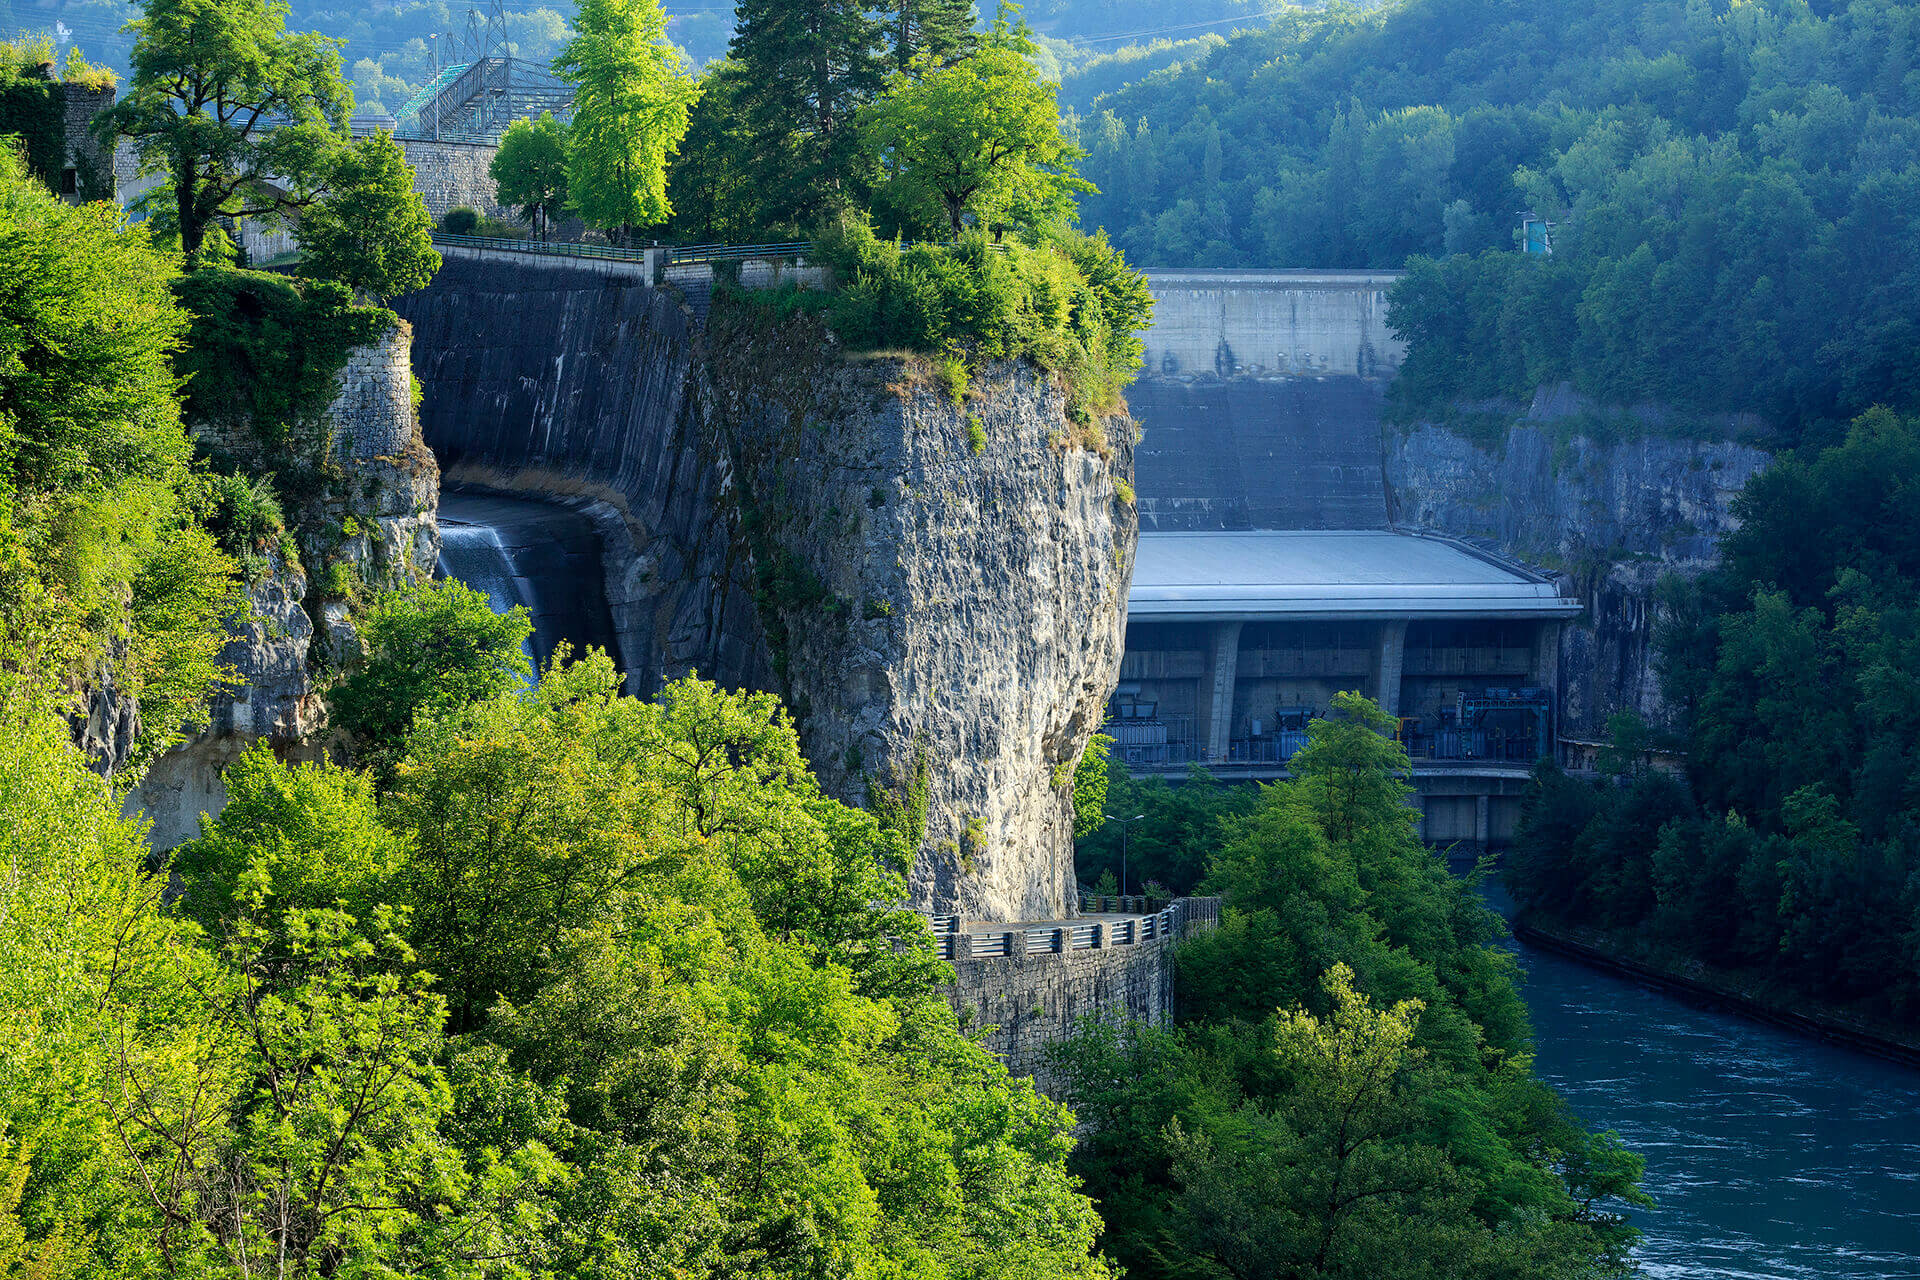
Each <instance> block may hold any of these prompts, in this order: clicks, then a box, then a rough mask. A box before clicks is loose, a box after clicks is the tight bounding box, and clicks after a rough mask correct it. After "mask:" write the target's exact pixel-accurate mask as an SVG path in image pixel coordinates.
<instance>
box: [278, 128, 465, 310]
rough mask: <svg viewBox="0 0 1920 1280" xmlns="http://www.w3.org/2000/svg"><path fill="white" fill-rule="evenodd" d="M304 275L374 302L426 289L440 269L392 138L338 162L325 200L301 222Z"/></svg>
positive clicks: (373, 139)
mask: <svg viewBox="0 0 1920 1280" xmlns="http://www.w3.org/2000/svg"><path fill="white" fill-rule="evenodd" d="M300 247H301V249H302V250H304V251H305V255H306V256H305V258H304V259H303V260H302V262H301V264H300V271H301V274H302V275H307V276H317V277H319V278H321V279H323V280H338V281H339V282H340V283H342V284H344V285H347V286H349V287H350V288H352V289H353V290H354V291H355V292H356V293H359V294H361V295H363V296H366V297H371V298H374V299H376V300H384V299H387V298H390V297H393V296H394V295H395V294H401V293H410V292H412V291H413V290H415V289H423V288H425V287H426V286H427V284H428V282H429V281H431V280H432V279H433V273H434V272H436V271H438V270H439V269H440V255H439V254H438V253H435V252H434V249H433V222H432V220H431V219H430V218H429V217H428V216H427V205H426V202H425V201H424V200H422V199H421V198H420V193H419V192H417V191H415V190H414V189H413V166H412V165H410V164H408V163H407V158H406V156H405V155H404V154H402V153H401V150H400V144H399V143H397V142H395V141H394V140H393V135H392V134H390V133H386V132H375V133H373V134H371V135H369V136H367V137H365V138H359V139H356V140H355V141H354V142H353V144H352V145H351V146H349V147H347V148H346V150H345V151H343V152H342V153H341V154H340V156H339V157H338V158H337V159H336V160H335V161H334V164H333V172H332V175H331V178H330V181H329V184H328V194H327V196H326V198H325V199H323V200H321V201H320V202H319V203H318V204H316V205H314V206H313V207H312V208H311V209H309V210H307V212H306V215H305V216H304V217H302V218H301V219H300Z"/></svg>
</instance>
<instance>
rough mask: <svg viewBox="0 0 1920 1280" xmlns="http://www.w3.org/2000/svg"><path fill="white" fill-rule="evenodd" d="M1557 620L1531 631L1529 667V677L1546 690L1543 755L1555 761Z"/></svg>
mask: <svg viewBox="0 0 1920 1280" xmlns="http://www.w3.org/2000/svg"><path fill="white" fill-rule="evenodd" d="M1561 625H1562V624H1561V623H1560V621H1559V620H1558V619H1554V620H1552V621H1549V622H1542V623H1541V624H1540V626H1539V627H1538V628H1537V629H1536V630H1535V631H1534V633H1533V669H1532V671H1531V672H1529V678H1530V679H1531V680H1532V681H1533V683H1534V684H1535V685H1536V686H1538V687H1539V688H1542V689H1545V690H1546V691H1547V741H1546V743H1545V744H1544V749H1545V752H1546V755H1547V758H1548V759H1550V760H1559V759H1561V756H1560V744H1559V742H1558V741H1557V739H1558V738H1559V736H1560V628H1561Z"/></svg>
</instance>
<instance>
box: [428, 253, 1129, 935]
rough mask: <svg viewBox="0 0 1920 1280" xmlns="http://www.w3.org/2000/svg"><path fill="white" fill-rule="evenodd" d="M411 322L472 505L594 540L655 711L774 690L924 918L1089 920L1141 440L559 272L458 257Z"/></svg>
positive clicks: (790, 334) (636, 678)
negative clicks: (1082, 812) (963, 394)
mask: <svg viewBox="0 0 1920 1280" xmlns="http://www.w3.org/2000/svg"><path fill="white" fill-rule="evenodd" d="M399 310H400V311H401V312H402V313H403V314H404V315H406V316H407V317H408V318H409V319H410V320H411V321H412V322H413V325H414V333H415V351H414V368H415V371H416V374H417V376H418V377H419V378H420V381H421V383H422V386H423V390H424V401H423V405H422V422H423V427H424V430H425V432H426V437H427V440H428V441H429V443H430V444H431V445H432V446H433V448H434V450H435V452H436V453H437V455H438V456H439V458H440V461H441V464H442V466H443V468H444V473H445V476H446V479H447V481H448V483H449V484H463V485H467V486H473V487H477V488H482V489H486V490H491V491H494V492H496V493H504V494H519V495H524V496H527V497H537V498H539V499H540V500H542V501H545V502H557V503H561V504H563V505H569V506H572V507H574V508H576V509H577V510H579V511H580V512H581V513H583V514H584V515H586V516H587V517H589V518H590V519H592V520H593V522H594V525H595V528H596V531H597V533H598V535H599V537H600V541H601V546H602V568H603V577H604V580H605V583H606V593H607V597H608V599H607V603H608V607H609V612H610V615H611V618H612V625H613V629H614V633H615V636H616V639H617V644H618V648H619V656H620V658H621V661H622V663H623V665H624V666H625V667H626V669H627V671H628V676H629V687H630V688H631V689H632V690H633V691H634V692H638V693H646V692H649V691H651V690H652V689H654V688H657V687H658V686H659V684H660V683H661V682H663V681H665V680H668V679H672V678H675V677H677V676H679V675H682V674H685V673H686V672H689V671H695V670H697V671H698V672H699V673H700V674H701V675H703V676H707V677H709V678H712V679H715V680H717V681H719V682H720V683H721V684H723V685H727V686H739V685H746V686H752V687H760V688H768V689H772V690H774V691H776V692H778V693H780V694H781V695H782V696H783V697H784V698H785V699H786V701H787V703H788V706H789V707H790V708H791V709H792V711H793V712H794V714H795V718H796V720H797V722H798V724H799V728H800V734H801V741H802V744H803V746H804V747H805V749H806V751H807V754H808V758H809V760H810V762H811V763H812V765H813V767H814V770H815V772H816V773H817V774H818V775H819V776H820V778H821V781H822V784H823V785H824V786H825V787H826V788H827V790H828V791H829V792H830V793H832V794H834V795H837V796H839V797H840V798H841V799H844V800H847V801H850V802H853V803H858V804H862V805H866V806H868V807H874V808H876V809H878V810H879V811H881V812H882V813H883V814H891V815H892V818H893V820H895V821H896V824H897V825H899V826H900V827H901V828H902V829H903V830H904V831H905V833H906V834H907V836H908V842H909V844H911V845H913V846H915V848H916V850H917V853H916V858H915V861H914V865H913V868H912V871H911V875H910V883H911V887H912V891H913V896H914V899H915V901H916V902H918V903H919V904H921V905H924V906H929V907H934V908H937V909H941V910H949V911H957V912H961V913H964V914H967V915H969V916H973V917H977V918H984V919H1022V918H1045V917H1051V916H1056V915H1060V914H1063V913H1064V912H1065V911H1067V910H1068V909H1069V903H1070V902H1071V901H1072V896H1071V889H1072V870H1073V863H1072V797H1071V777H1072V768H1073V765H1074V763H1075V762H1076V761H1077V760H1078V759H1079V756H1080V753H1081V751H1082V750H1083V749H1084V747H1085V744H1086V740H1087V737H1088V735H1089V734H1091V732H1092V731H1093V730H1094V729H1095V728H1096V727H1097V726H1098V724H1099V722H1100V715H1101V711H1102V709H1103V707H1104V703H1105V699H1106V696H1107V693H1108V692H1109V690H1110V689H1111V687H1112V684H1113V681H1114V678H1115V674H1116V673H1117V671H1118V666H1119V658H1120V645H1121V637H1122V620H1123V618H1124V615H1125V608H1126V589H1127V583H1128V581H1129V577H1130V574H1131V570H1132V557H1133V542H1134V532H1135V522H1134V518H1133V513H1132V509H1131V508H1130V507H1128V506H1126V505H1125V504H1122V503H1120V502H1119V501H1118V500H1117V492H1118V488H1117V486H1116V484H1115V480H1116V479H1120V480H1126V479H1128V478H1130V475H1131V452H1130V447H1129V443H1128V442H1129V438H1130V435H1131V432H1130V430H1128V429H1127V425H1126V423H1125V422H1124V420H1116V421H1114V422H1112V423H1109V424H1107V430H1106V432H1105V434H1106V438H1107V439H1109V440H1111V441H1113V442H1114V444H1113V446H1112V448H1111V449H1110V450H1109V451H1108V452H1106V453H1102V452H1100V451H1097V450H1095V449H1092V448H1088V447H1085V445H1084V444H1082V443H1080V442H1079V439H1080V437H1081V436H1082V435H1084V434H1085V433H1084V432H1077V431H1076V430H1075V429H1074V428H1073V425H1072V424H1070V423H1069V422H1068V421H1067V419H1066V417H1065V402H1064V398H1063V397H1062V395H1061V394H1060V392H1059V391H1058V390H1057V388H1055V387H1054V385H1053V382H1052V380H1051V379H1049V378H1046V377H1043V376H1038V375H1037V374H1036V373H1035V372H1034V371H1032V370H1031V369H1028V368H1025V367H1023V366H1015V365H996V366H992V367H989V368H985V369H981V370H978V371H976V374H975V378H974V385H973V389H972V393H971V395H970V397H969V398H968V400H967V402H966V403H965V404H964V405H956V404H954V403H953V402H952V401H951V400H949V399H948V398H947V397H946V396H945V394H944V393H942V392H937V391H936V390H935V388H934V386H933V384H932V382H931V380H930V379H929V378H927V377H926V376H925V373H924V371H923V370H922V369H921V367H920V366H919V365H918V364H917V362H914V361H903V360H899V359H857V360H847V359H842V358H841V356H840V354H839V352H838V349H837V347H836V345H835V344H834V342H833V340H832V338H831V336H830V335H828V334H827V333H826V332H825V331H824V330H823V329H821V328H820V327H819V326H818V325H817V324H816V323H814V322H811V321H808V320H805V319H797V320H794V321H791V322H788V323H785V324H781V323H779V322H776V321H775V320H773V319H772V318H771V316H766V315H762V314H761V313H759V312H758V311H756V310H754V309H753V308H751V307H749V306H745V305H742V304H738V303H722V304H719V305H716V307H715V309H714V312H713V316H712V319H711V322H710V327H701V326H696V325H695V324H694V323H693V322H692V321H691V319H690V317H689V314H688V312H687V311H686V310H685V309H684V308H683V307H682V306H681V305H680V303H679V301H678V300H677V298H676V297H675V296H674V295H673V294H672V293H670V292H664V291H659V290H654V289H650V288H646V287H644V286H641V285H638V284H635V283H632V282H630V281H625V280H621V279H617V278H608V277H603V276H599V275H589V274H585V273H581V272H572V271H567V270H564V269H553V268H549V267H545V266H541V267H525V266H515V265H500V264H495V263H487V262H478V261H458V260H456V261H449V262H448V263H447V265H446V267H445V268H443V270H442V272H441V274H440V276H439V278H438V279H436V281H435V283H434V284H433V286H432V287H430V288H429V289H427V290H424V291H422V292H421V293H418V294H415V295H413V296H411V297H409V298H406V299H402V300H401V302H400V303H399ZM976 430H977V431H978V432H980V433H983V434H984V442H983V443H981V444H980V445H979V447H978V448H976V447H975V443H976V436H975V432H976Z"/></svg>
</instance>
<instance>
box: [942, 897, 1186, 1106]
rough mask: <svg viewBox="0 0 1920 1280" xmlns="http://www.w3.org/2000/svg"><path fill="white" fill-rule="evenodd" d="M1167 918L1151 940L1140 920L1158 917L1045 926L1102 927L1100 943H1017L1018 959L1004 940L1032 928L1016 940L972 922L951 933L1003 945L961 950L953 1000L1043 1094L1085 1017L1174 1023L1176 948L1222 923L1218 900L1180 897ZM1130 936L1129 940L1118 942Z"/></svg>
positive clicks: (966, 1018) (1048, 926)
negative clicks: (1039, 947)
mask: <svg viewBox="0 0 1920 1280" xmlns="http://www.w3.org/2000/svg"><path fill="white" fill-rule="evenodd" d="M1168 914H1170V915H1171V916H1172V917H1173V923H1174V927H1173V928H1171V929H1166V930H1164V931H1162V930H1159V929H1156V930H1154V934H1155V936H1153V937H1151V938H1149V937H1147V936H1145V935H1146V933H1147V929H1146V927H1145V925H1144V924H1143V923H1142V922H1143V921H1144V920H1149V919H1155V918H1156V917H1118V918H1114V917H1106V918H1102V917H1093V918H1083V919H1081V920H1080V921H1077V922H1071V923H1069V922H1058V923H1057V924H1056V923H1055V922H1049V923H1048V924H1046V925H1044V926H1042V928H1043V929H1044V930H1046V931H1049V932H1051V931H1052V930H1054V929H1055V928H1059V929H1060V930H1061V931H1062V932H1066V933H1069V934H1070V933H1071V932H1074V931H1081V930H1098V931H1099V936H1100V945H1098V946H1092V947H1082V948H1080V949H1077V950H1076V949H1065V948H1063V949H1062V950H1058V951H1053V950H1048V951H1042V952H1026V951H1023V950H1021V949H1020V948H1019V947H1018V946H1015V947H1014V948H1013V951H1014V952H1015V953H1014V954H1007V953H1006V951H1005V950H1004V948H1005V938H1006V937H1008V936H1013V937H1024V936H1026V935H1027V934H1028V933H1029V929H1028V927H1027V926H1025V925H1012V926H1009V927H1008V928H1009V929H1010V930H1011V935H1009V934H1008V933H1007V932H1005V931H996V932H987V929H988V926H984V925H981V926H976V927H975V929H974V930H972V931H969V932H966V933H959V934H956V935H955V936H956V937H960V938H973V939H987V940H990V942H991V944H992V945H994V946H996V947H999V948H1003V949H1002V950H1000V951H999V952H998V953H997V954H993V955H986V954H981V952H983V951H984V950H985V947H983V946H981V945H980V944H979V943H971V944H970V945H968V946H966V947H964V948H957V949H958V950H965V951H966V952H967V953H968V954H966V955H964V956H961V957H960V958H957V959H955V960H954V961H953V972H954V984H953V986H952V987H951V988H949V989H948V999H949V1000H951V1001H952V1003H953V1007H954V1010H955V1011H956V1012H957V1013H958V1014H959V1015H960V1017H961V1020H962V1022H963V1024H966V1025H968V1026H970V1027H972V1028H975V1029H977V1028H980V1027H990V1028H992V1029H991V1030H990V1031H989V1032H988V1033H987V1035H986V1037H985V1040H984V1043H985V1044H986V1046H987V1048H989V1049H991V1050H992V1051H993V1052H994V1053H996V1054H998V1055H999V1056H1000V1057H1001V1058H1002V1059H1003V1060H1004V1061H1005V1062H1006V1064H1007V1069H1008V1070H1009V1071H1011V1072H1012V1073H1013V1074H1014V1075H1016V1076H1032V1077H1033V1078H1034V1083H1035V1085H1036V1086H1037V1087H1038V1088H1039V1089H1040V1090H1041V1091H1042V1092H1050V1091H1052V1090H1053V1089H1054V1087H1055V1085H1056V1084H1057V1083H1058V1082H1057V1080H1056V1078H1055V1076H1054V1074H1053V1072H1052V1071H1051V1070H1050V1069H1049V1067H1048V1064H1047V1048H1048V1046H1049V1045H1054V1044H1058V1043H1060V1042H1061V1041H1064V1040H1066V1039H1068V1038H1070V1037H1071V1036H1073V1035H1074V1034H1075V1033H1076V1032H1077V1031H1079V1030H1080V1029H1081V1027H1082V1025H1083V1024H1084V1023H1085V1022H1086V1021H1087V1020H1088V1019H1092V1020H1094V1021H1096V1022H1101V1023H1106V1024H1109V1025H1117V1024H1123V1023H1128V1022H1139V1023H1144V1024H1146V1025H1148V1026H1154V1027H1158V1026H1165V1025H1166V1024H1167V1023H1169V1022H1171V1021H1172V1020H1173V1014H1174V1007H1175V998H1176V992H1175V988H1174V980H1173V965H1172V963H1171V961H1172V953H1173V948H1174V946H1175V944H1176V943H1178V942H1179V941H1180V940H1182V939H1183V938H1187V937H1191V936H1192V935H1193V934H1195V933H1198V932H1201V931H1203V930H1207V929H1211V928H1213V927H1214V926H1215V925H1217V924H1218V923H1219V920H1220V899H1218V898H1181V899H1178V900H1176V901H1175V902H1174V903H1173V904H1172V905H1171V906H1170V907H1169V908H1168ZM1128 926H1131V928H1129V927H1128ZM1037 931H1038V930H1036V931H1035V932H1037ZM1129 936H1131V938H1132V939H1133V940H1132V941H1116V939H1125V938H1128V937H1129ZM976 948H978V949H976Z"/></svg>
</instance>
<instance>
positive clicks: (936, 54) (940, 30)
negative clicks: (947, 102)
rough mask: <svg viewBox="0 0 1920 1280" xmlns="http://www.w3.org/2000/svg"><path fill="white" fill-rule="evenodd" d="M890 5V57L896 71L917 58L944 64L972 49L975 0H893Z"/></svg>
mask: <svg viewBox="0 0 1920 1280" xmlns="http://www.w3.org/2000/svg"><path fill="white" fill-rule="evenodd" d="M887 8H888V14H887V18H886V26H887V40H888V44H889V46H890V47H889V50H888V52H889V57H888V61H890V62H891V63H892V64H893V69H894V70H895V71H906V70H908V69H909V68H910V67H912V66H913V65H914V63H915V62H923V63H925V64H926V65H928V66H935V67H939V66H945V65H946V64H948V63H950V62H953V61H955V60H957V59H959V58H962V57H965V56H966V55H967V54H968V53H970V52H972V50H973V46H974V34H973V22H974V16H975V15H974V7H973V0H892V2H891V3H890V4H889V5H888V6H887Z"/></svg>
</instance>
